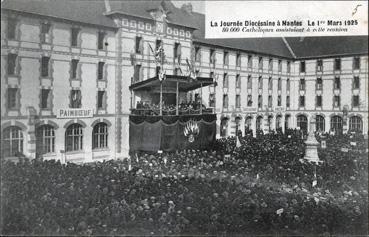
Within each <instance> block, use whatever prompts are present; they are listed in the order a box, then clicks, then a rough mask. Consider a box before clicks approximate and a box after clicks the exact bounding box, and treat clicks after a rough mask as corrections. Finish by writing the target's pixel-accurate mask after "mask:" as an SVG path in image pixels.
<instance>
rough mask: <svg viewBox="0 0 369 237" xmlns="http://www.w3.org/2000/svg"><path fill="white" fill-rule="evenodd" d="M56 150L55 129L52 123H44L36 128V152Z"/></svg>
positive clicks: (39, 153) (41, 153)
mask: <svg viewBox="0 0 369 237" xmlns="http://www.w3.org/2000/svg"><path fill="white" fill-rule="evenodd" d="M53 152H55V129H54V127H53V126H51V125H42V126H40V127H38V128H37V129H36V153H37V155H43V154H46V153H53Z"/></svg>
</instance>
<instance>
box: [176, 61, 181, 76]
mask: <svg viewBox="0 0 369 237" xmlns="http://www.w3.org/2000/svg"><path fill="white" fill-rule="evenodd" d="M176 64H177V68H178V69H179V72H180V73H181V76H183V71H182V68H181V65H179V62H176Z"/></svg>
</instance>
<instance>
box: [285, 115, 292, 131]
mask: <svg viewBox="0 0 369 237" xmlns="http://www.w3.org/2000/svg"><path fill="white" fill-rule="evenodd" d="M290 117H291V116H290V115H289V114H286V116H285V117H284V130H285V131H286V130H287V129H289V127H290Z"/></svg>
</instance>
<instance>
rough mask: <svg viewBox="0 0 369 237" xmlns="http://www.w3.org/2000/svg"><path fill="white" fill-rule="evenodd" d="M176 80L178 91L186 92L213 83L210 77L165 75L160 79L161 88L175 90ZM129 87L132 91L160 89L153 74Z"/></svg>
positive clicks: (156, 77)
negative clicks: (192, 77) (194, 77)
mask: <svg viewBox="0 0 369 237" xmlns="http://www.w3.org/2000/svg"><path fill="white" fill-rule="evenodd" d="M177 82H178V90H179V91H180V92H188V91H192V90H196V89H198V88H201V87H204V86H209V85H212V84H214V81H213V78H210V77H197V78H196V79H191V78H189V77H187V76H177V75H166V79H165V80H163V81H162V84H163V88H166V89H169V90H172V91H175V90H176V88H177ZM129 89H131V90H133V91H155V90H157V89H160V80H159V79H158V76H155V77H152V78H149V79H147V80H144V81H140V82H136V83H134V84H132V85H131V86H130V87H129Z"/></svg>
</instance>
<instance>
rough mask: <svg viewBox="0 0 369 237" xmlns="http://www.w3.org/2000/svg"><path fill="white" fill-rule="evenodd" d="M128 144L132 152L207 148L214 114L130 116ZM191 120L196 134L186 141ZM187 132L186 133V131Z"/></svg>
mask: <svg viewBox="0 0 369 237" xmlns="http://www.w3.org/2000/svg"><path fill="white" fill-rule="evenodd" d="M129 120H130V123H129V145H130V150H131V151H151V152H156V151H158V150H163V151H175V150H183V149H207V148H209V146H210V145H211V144H212V143H213V142H214V141H215V136H216V115H215V114H202V115H181V116H137V115H131V116H130V117H129ZM191 121H194V124H196V126H197V127H198V134H197V135H195V136H194V142H192V143H191V142H189V136H185V133H184V130H185V128H186V126H187V127H189V123H190V122H191ZM187 135H188V134H187Z"/></svg>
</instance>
